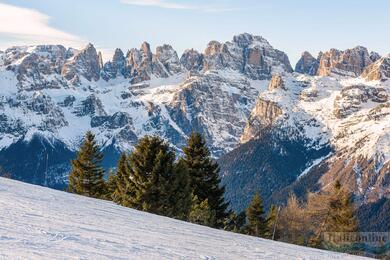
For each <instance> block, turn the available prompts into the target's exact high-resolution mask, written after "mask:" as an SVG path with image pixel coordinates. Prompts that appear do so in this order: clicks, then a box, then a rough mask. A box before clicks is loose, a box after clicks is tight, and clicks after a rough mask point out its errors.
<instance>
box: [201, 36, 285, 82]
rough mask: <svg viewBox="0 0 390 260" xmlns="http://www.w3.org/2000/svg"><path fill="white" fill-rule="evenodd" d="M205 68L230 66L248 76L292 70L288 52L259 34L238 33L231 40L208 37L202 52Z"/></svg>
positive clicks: (212, 68)
mask: <svg viewBox="0 0 390 260" xmlns="http://www.w3.org/2000/svg"><path fill="white" fill-rule="evenodd" d="M203 69H204V70H218V69H232V70H236V71H240V72H242V73H244V74H245V75H247V76H248V77H249V78H251V79H255V80H256V79H270V78H271V77H272V74H274V73H277V72H281V71H284V72H292V68H291V65H290V61H289V59H288V57H287V55H286V54H285V53H284V52H282V51H279V50H276V49H274V48H273V47H272V46H271V45H270V44H269V43H268V41H267V40H265V39H264V38H262V37H260V36H253V35H250V34H247V33H245V34H240V35H237V36H235V37H234V38H233V41H231V42H226V43H223V44H222V43H220V42H217V41H211V42H210V43H209V44H208V46H207V48H206V50H205V52H204V64H203Z"/></svg>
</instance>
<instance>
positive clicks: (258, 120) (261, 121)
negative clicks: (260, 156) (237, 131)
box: [240, 99, 283, 143]
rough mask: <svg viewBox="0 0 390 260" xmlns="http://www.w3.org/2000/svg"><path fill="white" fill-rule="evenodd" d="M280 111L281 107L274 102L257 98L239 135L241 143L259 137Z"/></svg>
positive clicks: (277, 116)
mask: <svg viewBox="0 0 390 260" xmlns="http://www.w3.org/2000/svg"><path fill="white" fill-rule="evenodd" d="M282 113H283V111H282V109H281V108H280V107H279V106H278V105H277V104H276V103H274V102H272V101H268V100H263V99H258V100H257V103H256V106H255V108H254V109H253V110H252V112H251V115H250V116H249V119H248V122H247V124H246V127H245V129H244V133H243V135H242V136H241V139H240V141H241V143H246V142H248V141H249V140H251V139H254V138H259V136H260V135H261V134H262V132H263V131H264V130H265V129H267V128H269V127H271V126H272V125H273V124H274V123H275V122H276V121H277V119H278V118H279V116H280V115H282Z"/></svg>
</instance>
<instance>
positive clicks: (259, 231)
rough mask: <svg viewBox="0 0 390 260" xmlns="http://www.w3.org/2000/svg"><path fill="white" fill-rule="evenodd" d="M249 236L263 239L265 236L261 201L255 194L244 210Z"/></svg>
mask: <svg viewBox="0 0 390 260" xmlns="http://www.w3.org/2000/svg"><path fill="white" fill-rule="evenodd" d="M246 216H247V218H248V232H249V235H252V236H258V237H260V236H261V237H264V236H266V234H267V230H268V229H267V221H266V219H265V218H264V209H263V201H262V199H261V197H260V194H259V192H256V193H255V195H254V196H253V198H252V201H251V202H250V203H249V207H248V208H247V210H246Z"/></svg>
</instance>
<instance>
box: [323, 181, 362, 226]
mask: <svg viewBox="0 0 390 260" xmlns="http://www.w3.org/2000/svg"><path fill="white" fill-rule="evenodd" d="M328 214H329V215H328V216H327V218H326V222H325V228H324V229H325V230H326V231H327V232H357V231H358V223H357V218H356V215H355V208H354V205H353V203H352V200H351V195H350V194H349V193H348V192H346V191H345V190H343V189H342V187H341V184H340V182H339V181H338V180H337V181H336V183H335V185H334V191H333V195H332V196H331V198H330V201H329V213H328Z"/></svg>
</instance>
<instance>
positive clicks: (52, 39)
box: [0, 3, 85, 47]
mask: <svg viewBox="0 0 390 260" xmlns="http://www.w3.org/2000/svg"><path fill="white" fill-rule="evenodd" d="M49 21H50V17H49V16H48V15H46V14H43V13H41V12H38V11H36V10H33V9H28V8H22V7H18V6H14V5H8V4H2V3H0V36H1V40H0V43H1V46H2V47H4V46H6V47H9V46H11V45H21V44H23V45H34V44H63V45H66V46H73V47H81V46H82V45H83V44H85V41H84V40H83V39H81V38H80V37H78V36H75V35H73V34H70V33H67V32H63V31H61V30H58V29H56V28H54V27H52V26H50V25H49Z"/></svg>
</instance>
